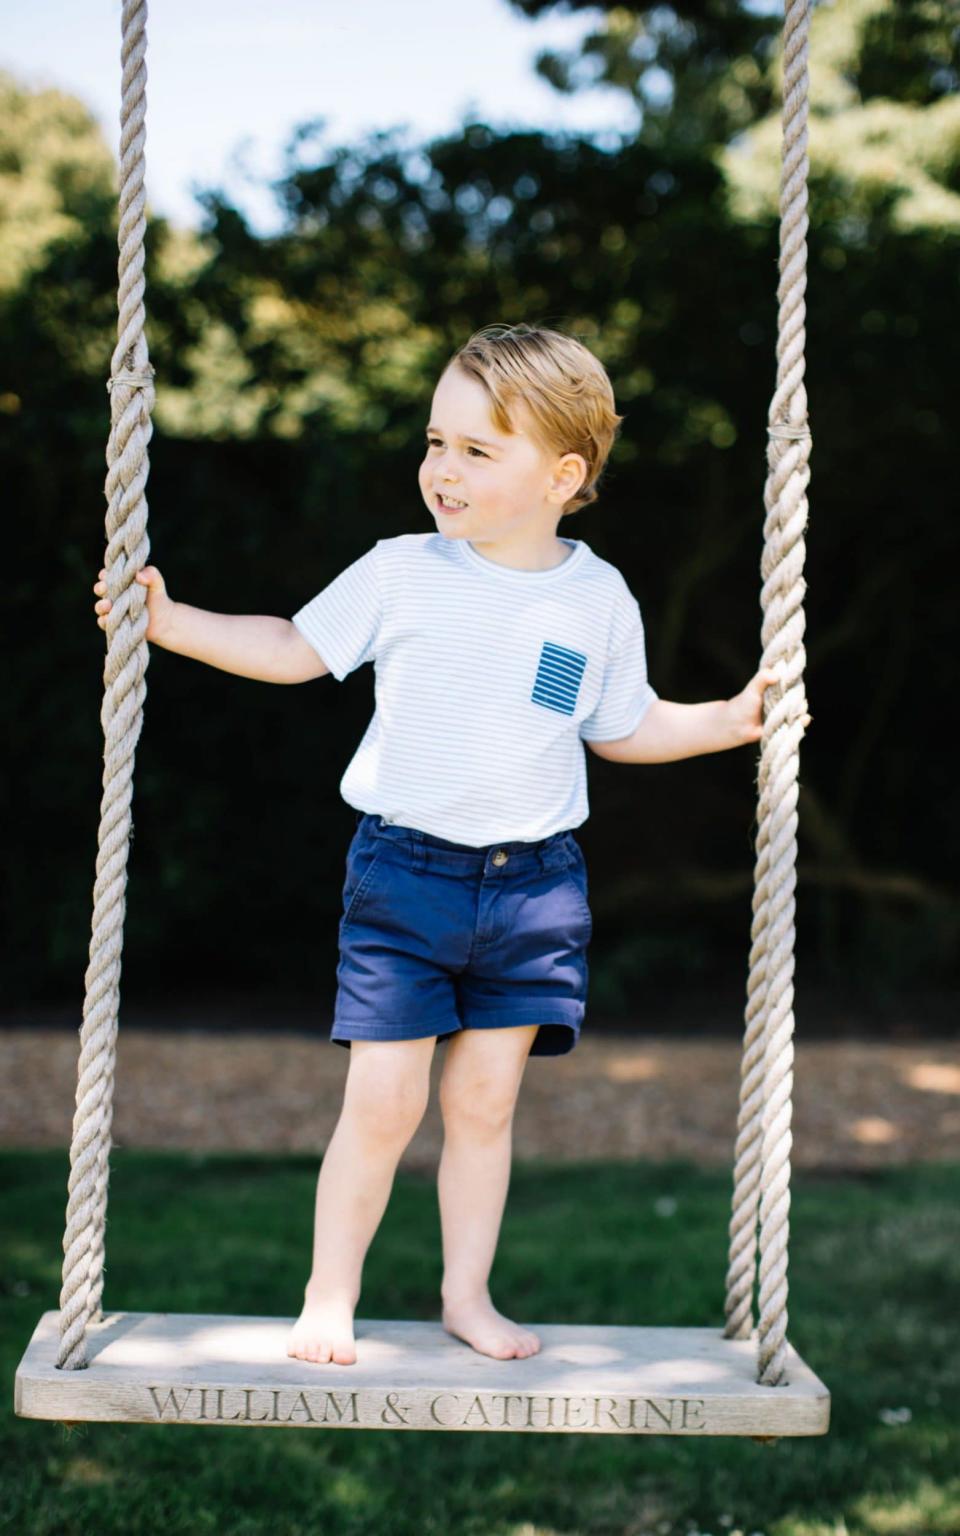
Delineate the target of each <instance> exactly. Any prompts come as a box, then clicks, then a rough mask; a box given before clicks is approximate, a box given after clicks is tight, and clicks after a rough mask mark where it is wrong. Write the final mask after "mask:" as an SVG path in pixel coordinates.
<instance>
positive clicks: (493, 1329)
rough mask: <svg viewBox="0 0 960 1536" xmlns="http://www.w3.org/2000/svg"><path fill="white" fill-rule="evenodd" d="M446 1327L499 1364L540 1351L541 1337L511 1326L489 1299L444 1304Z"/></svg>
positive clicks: (469, 1299) (484, 1297) (527, 1330)
mask: <svg viewBox="0 0 960 1536" xmlns="http://www.w3.org/2000/svg"><path fill="white" fill-rule="evenodd" d="M443 1326H444V1328H445V1329H446V1330H447V1332H448V1333H452V1334H454V1335H455V1336H456V1337H457V1338H458V1339H464V1340H466V1342H467V1343H468V1344H471V1345H472V1346H473V1348H474V1349H475V1350H477V1351H478V1352H479V1353H480V1354H481V1355H492V1356H493V1358H494V1359H495V1360H512V1359H523V1358H525V1357H526V1356H527V1355H535V1354H536V1353H537V1351H538V1350H539V1348H540V1340H539V1339H538V1338H537V1335H536V1334H535V1333H531V1332H530V1330H529V1328H521V1327H520V1324H519V1323H511V1321H510V1319H509V1318H508V1317H504V1315H503V1313H502V1312H498V1311H497V1309H496V1307H495V1306H494V1305H493V1302H492V1301H491V1300H490V1297H489V1296H488V1295H487V1296H474V1297H470V1298H465V1299H464V1300H463V1301H458V1302H444V1304H443Z"/></svg>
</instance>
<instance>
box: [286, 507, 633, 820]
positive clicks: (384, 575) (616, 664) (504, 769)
mask: <svg viewBox="0 0 960 1536" xmlns="http://www.w3.org/2000/svg"><path fill="white" fill-rule="evenodd" d="M562 542H563V543H564V544H568V545H569V546H570V554H569V555H568V556H567V558H566V559H565V560H564V561H562V562H561V564H560V565H557V566H554V567H553V568H552V569H551V570H547V571H518V570H511V569H510V568H509V567H507V566H505V565H497V564H495V563H494V562H493V561H492V560H488V559H487V558H486V556H484V555H481V554H479V553H478V551H477V550H475V549H474V547H473V545H472V544H471V543H470V542H469V541H468V540H466V539H446V538H444V537H443V535H442V534H440V533H402V534H399V535H398V536H397V537H396V538H390V539H378V540H377V542H376V544H375V545H374V546H373V548H372V549H370V550H368V551H367V553H366V554H365V555H361V557H360V559H359V560H355V561H354V563H353V564H352V565H349V566H347V568H346V569H345V570H344V571H342V572H341V573H340V575H339V576H337V577H336V578H335V579H334V580H333V581H331V582H330V584H329V585H328V586H326V587H324V589H323V591H322V592H319V593H318V594H317V596H316V597H314V598H312V599H311V600H310V602H308V603H306V604H305V605H304V607H302V608H301V609H299V610H298V612H297V613H295V614H294V615H293V623H294V624H295V625H296V627H297V629H298V630H299V632H300V634H301V635H302V636H303V637H304V639H305V640H307V641H308V642H309V644H310V645H312V646H313V648H314V650H316V651H317V652H318V654H319V655H320V657H321V659H322V660H323V661H324V662H325V663H326V665H327V666H328V667H329V668H330V671H331V672H332V673H333V675H334V677H335V678H336V679H337V681H338V682H342V681H343V679H344V678H345V677H346V676H347V674H348V673H350V672H352V671H354V669H355V668H356V667H359V666H360V665H361V664H362V663H363V662H365V661H372V662H373V663H374V668H375V698H376V708H375V710H374V714H373V718H372V719H371V721H370V723H369V725H368V726H367V729H366V732H365V734H364V736H363V740H362V741H361V742H360V745H359V747H358V748H357V750H356V752H355V753H354V756H353V757H352V758H351V760H350V763H349V764H348V766H347V769H346V772H345V773H344V775H343V777H342V779H341V781H340V793H341V795H342V796H343V798H344V800H346V802H347V804H348V805H352V806H353V807H354V808H355V809H356V810H358V811H370V812H374V813H376V814H379V815H381V816H383V817H384V818H385V819H386V820H388V821H391V822H397V823H400V824H401V825H403V826H408V827H418V828H420V829H421V831H424V832H430V833H433V834H434V835H435V836H437V837H443V838H447V839H449V840H451V841H452V842H457V843H464V844H467V845H468V846H469V847H472V848H481V847H485V846H486V845H487V844H489V843H497V842H509V841H513V840H521V841H534V840H536V839H538V838H542V837H549V836H550V835H551V833H554V832H561V831H565V830H566V829H567V828H572V827H578V826H580V824H581V822H583V821H585V820H586V819H587V816H588V815H589V805H588V802H587V768H586V753H585V751H584V746H583V743H584V741H585V740H586V741H614V740H616V739H617V738H619V737H621V736H628V735H629V734H630V733H631V732H632V731H633V729H634V728H635V726H637V725H638V724H639V723H640V721H641V719H642V718H643V716H644V714H645V713H646V711H647V709H648V708H649V707H650V704H651V703H652V702H653V700H654V699H655V698H656V697H657V695H656V693H655V692H654V690H653V688H652V687H651V686H650V684H649V682H648V681H647V665H646V652H645V648H644V638H643V623H642V620H641V617H640V608H639V606H638V604H637V601H636V598H635V597H634V596H633V594H632V593H631V591H630V589H629V587H628V586H627V583H626V581H625V580H624V578H623V576H622V575H621V574H620V572H619V571H618V570H617V568H616V566H613V565H611V564H610V563H609V562H608V561H606V560H603V559H601V558H600V556H599V555H595V554H594V553H593V551H592V550H591V549H590V547H589V546H588V545H587V544H585V543H584V542H583V540H582V539H563V540H562Z"/></svg>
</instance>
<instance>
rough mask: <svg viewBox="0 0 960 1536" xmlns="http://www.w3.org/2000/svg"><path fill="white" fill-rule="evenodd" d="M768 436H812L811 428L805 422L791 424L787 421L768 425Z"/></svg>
mask: <svg viewBox="0 0 960 1536" xmlns="http://www.w3.org/2000/svg"><path fill="white" fill-rule="evenodd" d="M767 436H768V437H788V438H801V437H810V436H811V432H810V428H809V427H808V426H807V424H806V423H805V422H804V424H803V426H790V425H788V424H787V423H786V422H782V421H781V422H776V423H771V424H770V425H768V427H767Z"/></svg>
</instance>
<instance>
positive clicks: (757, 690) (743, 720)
mask: <svg viewBox="0 0 960 1536" xmlns="http://www.w3.org/2000/svg"><path fill="white" fill-rule="evenodd" d="M779 680H780V679H779V673H777V672H775V671H774V670H773V668H772V667H761V669H760V671H759V672H757V673H756V674H755V675H754V676H753V677H752V678H751V679H750V681H749V683H748V684H747V686H746V688H744V689H743V691H742V692H741V693H738V694H736V695H735V696H734V697H733V698H732V699H713V700H711V701H710V702H709V703H706V704H675V703H673V702H671V700H669V699H654V701H653V703H652V704H651V705H650V707H649V709H648V710H647V712H646V714H645V715H644V717H643V719H642V720H641V721H640V724H639V725H638V726H637V728H636V730H635V731H634V732H633V735H632V736H623V737H621V738H620V740H619V741H587V742H586V745H587V746H588V747H589V748H590V750H591V751H592V752H595V753H596V754H597V756H598V757H604V758H606V759H607V760H608V761H609V762H611V763H671V762H676V761H678V760H679V759H680V758H683V757H698V756H700V755H701V754H702V753H705V752H724V751H726V749H727V748H728V747H742V746H744V745H745V744H746V743H747V742H752V741H759V740H760V738H761V736H762V735H763V717H762V713H761V711H762V707H763V693H764V689H766V688H769V686H770V684H771V683H776V682H779ZM811 719H812V716H811V715H804V717H803V725H804V727H806V726H808V725H809V724H810V721H811Z"/></svg>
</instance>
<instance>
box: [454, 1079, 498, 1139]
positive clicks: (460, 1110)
mask: <svg viewBox="0 0 960 1536" xmlns="http://www.w3.org/2000/svg"><path fill="white" fill-rule="evenodd" d="M438 1097H439V1101H440V1111H441V1114H442V1115H443V1118H444V1121H445V1122H446V1123H447V1124H448V1125H449V1124H452V1123H456V1124H458V1125H459V1124H463V1125H471V1126H473V1127H474V1129H476V1130H481V1131H489V1132H496V1131H502V1130H504V1129H505V1127H506V1126H508V1125H509V1124H510V1121H511V1120H512V1118H513V1112H514V1109H515V1107H516V1102H517V1085H516V1084H515V1083H514V1082H513V1081H512V1080H511V1081H505V1080H498V1079H490V1078H487V1079H474V1080H472V1081H471V1082H468V1083H461V1082H456V1083H444V1081H443V1079H441V1082H440V1088H439V1093H438Z"/></svg>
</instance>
